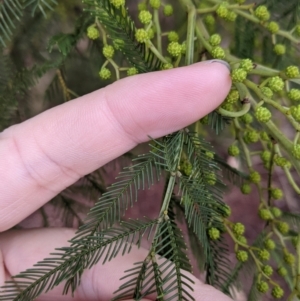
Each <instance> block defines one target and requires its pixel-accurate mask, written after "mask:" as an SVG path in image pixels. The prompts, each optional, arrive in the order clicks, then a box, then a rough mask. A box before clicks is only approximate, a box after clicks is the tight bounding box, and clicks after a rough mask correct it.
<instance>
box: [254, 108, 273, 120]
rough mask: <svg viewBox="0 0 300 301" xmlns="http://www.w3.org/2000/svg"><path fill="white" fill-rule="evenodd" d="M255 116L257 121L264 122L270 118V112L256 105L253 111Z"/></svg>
mask: <svg viewBox="0 0 300 301" xmlns="http://www.w3.org/2000/svg"><path fill="white" fill-rule="evenodd" d="M255 117H256V119H257V120H258V121H259V122H262V123H265V122H268V121H269V120H270V119H271V117H272V113H271V112H270V111H269V109H267V108H265V107H258V108H257V109H256V111H255Z"/></svg>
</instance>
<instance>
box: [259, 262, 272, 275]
mask: <svg viewBox="0 0 300 301" xmlns="http://www.w3.org/2000/svg"><path fill="white" fill-rule="evenodd" d="M261 269H262V271H263V273H264V274H265V275H266V276H267V277H270V276H272V274H273V268H272V267H271V266H270V265H268V264H266V265H264V266H263V267H262V268H261Z"/></svg>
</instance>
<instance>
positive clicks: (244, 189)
mask: <svg viewBox="0 0 300 301" xmlns="http://www.w3.org/2000/svg"><path fill="white" fill-rule="evenodd" d="M241 192H242V193H243V194H249V193H250V192H251V186H250V185H249V184H243V185H242V187H241Z"/></svg>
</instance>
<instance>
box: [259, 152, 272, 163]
mask: <svg viewBox="0 0 300 301" xmlns="http://www.w3.org/2000/svg"><path fill="white" fill-rule="evenodd" d="M260 158H261V160H262V161H263V162H264V163H265V162H269V161H270V160H271V152H270V151H268V150H265V151H263V152H261V154H260Z"/></svg>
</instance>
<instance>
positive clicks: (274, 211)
mask: <svg viewBox="0 0 300 301" xmlns="http://www.w3.org/2000/svg"><path fill="white" fill-rule="evenodd" d="M271 212H272V214H273V216H274V217H276V218H278V217H280V216H281V215H282V211H281V210H280V209H279V208H278V207H271Z"/></svg>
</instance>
